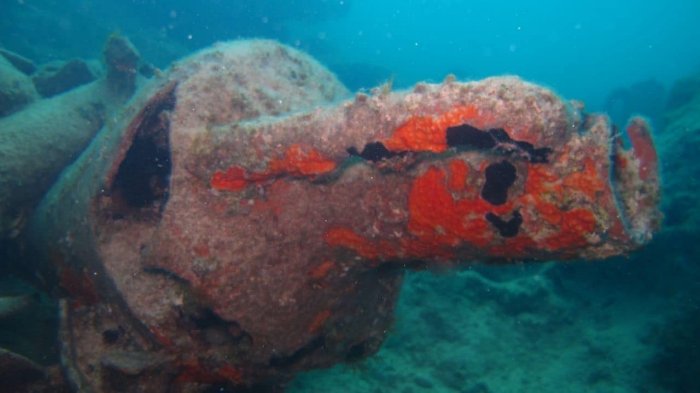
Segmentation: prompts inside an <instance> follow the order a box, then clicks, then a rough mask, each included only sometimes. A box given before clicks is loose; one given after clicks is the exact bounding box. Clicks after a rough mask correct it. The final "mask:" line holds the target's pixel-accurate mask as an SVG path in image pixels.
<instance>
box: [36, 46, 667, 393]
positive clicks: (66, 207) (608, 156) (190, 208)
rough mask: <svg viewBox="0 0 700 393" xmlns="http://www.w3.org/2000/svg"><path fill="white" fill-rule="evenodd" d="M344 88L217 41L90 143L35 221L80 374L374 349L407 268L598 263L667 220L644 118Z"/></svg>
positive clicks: (287, 371) (114, 386)
mask: <svg viewBox="0 0 700 393" xmlns="http://www.w3.org/2000/svg"><path fill="white" fill-rule="evenodd" d="M347 94H348V93H347V91H346V90H345V89H344V88H343V87H342V85H340V84H339V83H338V82H337V81H336V80H335V78H334V77H333V76H332V75H331V74H329V73H328V72H327V71H325V70H324V69H323V68H322V67H321V66H320V65H318V64H317V63H315V62H314V61H313V60H311V59H308V58H307V57H305V56H304V55H303V54H301V53H298V52H296V51H295V50H293V49H290V48H286V47H283V46H280V45H278V44H275V43H272V42H267V41H253V42H238V43H233V44H226V45H220V46H217V47H214V48H213V49H210V50H207V51H204V52H202V53H199V54H196V55H194V56H193V57H191V58H189V59H186V60H184V61H182V62H180V63H178V64H176V65H175V66H173V67H172V69H171V70H170V71H169V72H168V73H167V74H166V75H165V76H163V77H162V78H160V79H159V80H158V81H157V82H155V83H154V84H153V85H152V86H151V87H150V88H149V89H147V90H145V91H142V92H141V94H140V95H139V98H138V99H137V100H136V101H135V102H133V103H132V104H131V106H130V109H129V110H128V111H127V112H126V113H125V115H124V117H123V119H122V121H121V122H120V124H119V125H117V126H116V127H113V128H111V129H109V130H106V131H104V132H103V133H102V134H100V135H99V136H98V137H97V138H96V140H95V141H94V142H93V143H92V145H91V146H90V148H89V149H88V150H87V151H86V152H85V153H84V155H83V156H82V157H81V158H80V159H79V160H78V162H77V163H76V164H74V165H73V166H72V167H71V168H69V170H68V171H67V173H65V174H64V176H63V178H62V179H61V180H60V181H59V183H58V184H57V185H56V186H55V187H54V189H53V190H52V191H51V192H50V193H49V195H48V196H47V197H46V199H45V200H44V202H43V203H42V205H41V206H40V208H39V210H38V212H37V215H36V216H35V218H34V220H33V225H32V228H33V233H34V237H35V239H36V240H37V242H38V244H40V245H42V247H44V249H45V250H46V253H45V260H46V261H47V265H48V266H50V267H51V269H52V270H53V271H54V272H55V275H56V278H57V281H58V282H59V283H60V285H61V287H62V288H63V289H64V290H65V292H66V293H67V294H68V295H69V297H68V299H67V301H65V302H64V306H63V310H62V312H63V317H62V328H61V339H62V342H63V343H64V353H63V356H64V362H65V364H66V369H67V370H68V374H69V379H70V380H71V381H72V383H73V384H74V385H75V386H76V387H77V388H80V389H84V390H86V391H103V392H112V391H150V392H155V391H164V390H163V389H164V388H163V387H164V386H169V389H175V391H197V390H198V389H201V388H202V386H205V385H211V384H230V385H232V386H245V387H251V386H257V387H263V386H265V387H268V388H269V389H271V390H274V389H275V388H276V387H278V386H282V385H283V384H284V382H285V381H287V380H289V378H291V376H293V375H294V373H295V372H298V371H300V370H305V369H310V368H315V367H323V366H328V365H331V364H334V363H337V362H340V361H344V360H348V359H355V358H360V357H364V356H367V355H369V354H371V353H373V352H375V351H376V350H377V349H378V347H379V346H380V344H381V342H382V339H383V338H384V336H385V334H386V332H387V330H388V329H389V326H390V322H391V319H392V313H393V308H394V304H395V300H396V295H397V292H398V289H399V286H400V284H401V277H402V272H403V269H405V268H414V267H420V268H424V267H426V266H427V267H432V266H453V265H457V264H467V263H470V262H472V261H481V262H485V263H503V262H508V261H522V260H548V259H572V258H586V259H599V258H605V257H608V256H611V255H618V254H622V253H626V252H628V251H630V250H633V249H635V248H637V247H639V246H641V245H642V244H644V243H645V242H647V241H648V240H649V239H650V237H651V235H652V232H653V230H654V229H655V228H656V227H657V226H658V224H659V220H660V213H659V212H658V210H657V202H658V198H659V195H658V168H657V166H658V164H657V160H656V155H655V151H654V146H653V143H652V141H651V137H650V132H649V128H648V126H647V124H646V123H645V122H644V121H643V120H642V119H634V120H632V121H631V123H630V125H629V127H628V129H627V132H628V136H629V141H630V142H631V148H629V149H625V148H624V147H623V146H622V145H623V144H622V142H621V137H620V135H618V134H616V133H615V132H614V131H613V128H612V127H611V125H610V122H609V120H608V118H607V117H606V116H602V115H591V114H585V113H584V112H583V110H582V108H581V106H580V105H578V104H576V103H573V102H566V101H563V100H562V99H560V98H559V97H558V96H557V95H555V94H554V93H553V92H551V91H550V90H547V89H545V88H542V87H539V86H536V85H533V84H530V83H526V82H523V81H522V80H520V79H518V78H515V77H500V78H490V79H486V80H483V81H476V82H468V83H462V82H457V81H454V80H449V79H448V80H446V81H445V82H444V83H442V84H419V85H416V86H415V87H414V88H413V89H412V90H410V91H400V92H389V91H386V90H383V89H377V91H375V92H373V93H372V94H357V95H356V96H355V97H354V99H350V100H347V101H340V99H341V98H343V97H346V96H347ZM139 389H140V390H139ZM169 391H172V390H169Z"/></svg>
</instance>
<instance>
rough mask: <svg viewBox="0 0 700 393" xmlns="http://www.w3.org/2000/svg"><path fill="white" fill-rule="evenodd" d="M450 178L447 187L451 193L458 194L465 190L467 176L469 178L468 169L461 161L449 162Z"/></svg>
mask: <svg viewBox="0 0 700 393" xmlns="http://www.w3.org/2000/svg"><path fill="white" fill-rule="evenodd" d="M449 165H450V178H449V182H448V183H447V186H448V187H449V189H450V190H451V191H455V192H459V191H464V190H465V189H466V188H467V176H469V167H468V166H467V163H465V162H464V161H462V160H459V159H457V160H452V161H450V164H449Z"/></svg>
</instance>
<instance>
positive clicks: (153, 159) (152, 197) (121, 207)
mask: <svg viewBox="0 0 700 393" xmlns="http://www.w3.org/2000/svg"><path fill="white" fill-rule="evenodd" d="M151 105H152V106H150V107H147V108H145V109H144V113H143V115H142V116H143V119H142V121H141V124H140V125H139V126H138V129H137V131H136V133H135V135H134V138H133V140H132V143H131V147H129V150H128V151H127V152H126V155H125V156H124V160H123V161H122V162H121V164H120V165H119V169H118V171H117V173H116V175H115V176H114V180H113V181H112V186H111V188H110V192H109V195H110V197H111V213H112V214H111V218H112V219H123V218H133V219H144V220H145V219H149V218H154V217H158V216H160V213H161V211H162V210H163V208H164V207H165V204H166V202H167V200H168V192H169V188H170V173H171V170H172V165H171V161H170V121H169V116H168V115H169V111H171V110H172V109H173V108H174V106H175V97H174V95H173V94H170V95H169V96H167V97H165V99H163V100H161V101H159V102H156V103H153V104H151Z"/></svg>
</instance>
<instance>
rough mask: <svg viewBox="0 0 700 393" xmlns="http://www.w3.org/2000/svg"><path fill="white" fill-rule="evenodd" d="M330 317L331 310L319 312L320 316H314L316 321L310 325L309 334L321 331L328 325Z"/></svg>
mask: <svg viewBox="0 0 700 393" xmlns="http://www.w3.org/2000/svg"><path fill="white" fill-rule="evenodd" d="M330 316H331V310H323V311H321V312H319V313H318V314H316V316H314V319H313V320H312V321H311V324H309V329H308V332H309V333H316V332H318V331H319V330H321V328H322V327H323V324H324V323H326V321H327V320H328V318H330Z"/></svg>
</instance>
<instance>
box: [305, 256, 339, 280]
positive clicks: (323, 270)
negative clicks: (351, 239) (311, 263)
mask: <svg viewBox="0 0 700 393" xmlns="http://www.w3.org/2000/svg"><path fill="white" fill-rule="evenodd" d="M334 267H335V263H334V262H333V261H328V260H326V261H323V262H321V264H320V265H318V266H316V267H314V268H313V269H311V270H310V271H309V273H308V274H309V277H311V278H313V279H314V280H322V279H324V278H325V277H326V276H327V275H328V273H330V271H331V270H332V269H333V268H334Z"/></svg>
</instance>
